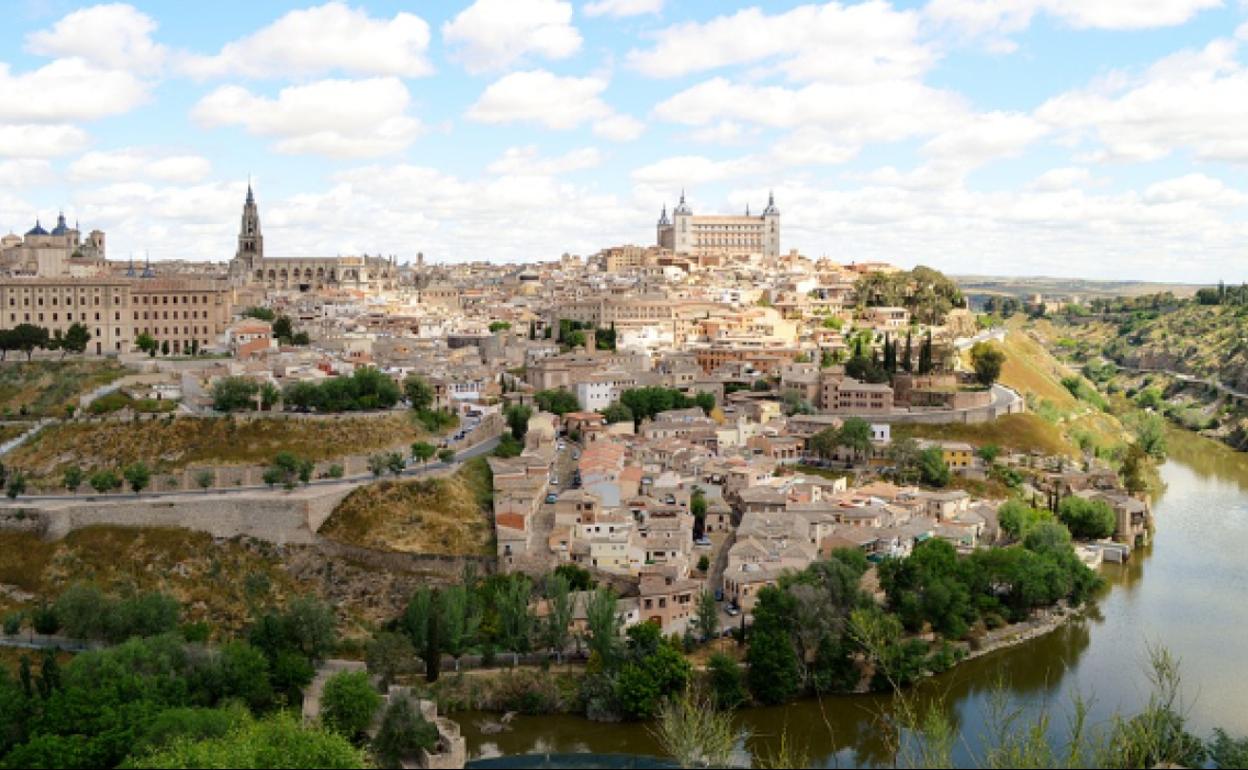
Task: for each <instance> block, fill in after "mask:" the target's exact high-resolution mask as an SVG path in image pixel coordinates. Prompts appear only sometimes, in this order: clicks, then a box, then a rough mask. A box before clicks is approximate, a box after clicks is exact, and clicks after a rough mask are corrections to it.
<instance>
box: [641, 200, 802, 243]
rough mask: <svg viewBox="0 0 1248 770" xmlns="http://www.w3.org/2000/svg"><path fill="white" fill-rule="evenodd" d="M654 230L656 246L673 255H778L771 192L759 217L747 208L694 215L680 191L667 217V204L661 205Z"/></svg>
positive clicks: (776, 214) (777, 224)
mask: <svg viewBox="0 0 1248 770" xmlns="http://www.w3.org/2000/svg"><path fill="white" fill-rule="evenodd" d="M657 231H658V245H659V246H660V247H661V248H664V249H668V250H669V251H672V252H674V253H676V254H689V255H693V256H698V257H703V256H711V255H740V256H748V255H753V254H761V255H763V256H764V257H773V258H774V257H778V256H780V210H779V209H778V208H776V199H775V195H769V196H768V198H767V208H765V209H763V213H762V215H760V216H751V215H750V210H749V207H746V210H745V214H744V215H743V216H732V215H722V216H707V215H695V214H694V213H693V210H692V209H691V208H690V207H689V204H687V203H686V202H685V194H684V192H681V194H680V202H679V203H678V204H676V208H674V209H672V215H671V218H670V219H669V218H668V215H667V206H666V205H665V206H664V207H663V212H662V213H661V214H660V215H659V222H658V225H657Z"/></svg>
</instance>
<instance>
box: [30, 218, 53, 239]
mask: <svg viewBox="0 0 1248 770" xmlns="http://www.w3.org/2000/svg"><path fill="white" fill-rule="evenodd" d="M26 234H27V235H47V234H48V231H47V230H44V229H43V225H41V224H39V220H38V219H36V220H35V226H34V227H32V228H30V229H29V230H27V231H26Z"/></svg>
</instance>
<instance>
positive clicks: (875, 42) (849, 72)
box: [628, 0, 935, 83]
mask: <svg viewBox="0 0 1248 770" xmlns="http://www.w3.org/2000/svg"><path fill="white" fill-rule="evenodd" d="M919 22H920V16H919V14H918V13H916V12H914V11H898V10H896V9H894V8H893V7H892V6H891V5H890V4H888V3H886V2H882V0H869V2H865V3H859V4H856V5H841V4H840V3H836V2H829V3H825V4H823V5H803V6H798V7H797V8H794V9H792V10H789V11H786V12H784V13H780V14H776V15H769V14H767V13H764V12H763V11H762V10H760V9H758V8H746V9H744V10H741V11H738V12H737V13H735V14H733V15H731V16H719V17H716V18H714V19H711V20H710V21H706V22H685V23H681V24H675V25H673V26H671V27H668V28H666V29H664V30H662V31H661V32H659V33H658V35H657V39H656V43H655V45H654V46H653V47H652V48H650V49H647V50H633V51H630V52H629V54H628V61H629V63H630V64H631V65H632V66H633V67H634V68H636V69H638V70H640V71H641V72H643V73H644V74H646V75H650V76H652V77H678V76H682V75H689V74H693V73H697V72H706V71H708V70H712V69H717V68H720V67H726V66H731V65H741V64H753V63H760V62H767V61H774V62H776V66H777V67H779V69H780V70H782V71H783V72H785V73H786V74H787V75H788V76H789V77H790V78H791V79H795V80H810V79H820V80H824V81H828V82H837V83H864V82H875V81H879V80H895V79H898V78H910V77H915V76H917V75H919V74H921V73H922V72H924V71H926V70H927V69H928V68H929V67H930V66H931V65H932V63H933V62H934V61H935V54H934V52H933V51H932V50H931V48H930V46H929V45H927V44H926V43H924V42H922V41H921V40H920V38H919V31H920V30H919V26H920V24H919Z"/></svg>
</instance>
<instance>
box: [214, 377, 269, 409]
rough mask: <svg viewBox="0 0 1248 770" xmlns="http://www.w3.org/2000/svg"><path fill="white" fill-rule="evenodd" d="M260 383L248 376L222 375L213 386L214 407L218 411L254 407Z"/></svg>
mask: <svg viewBox="0 0 1248 770" xmlns="http://www.w3.org/2000/svg"><path fill="white" fill-rule="evenodd" d="M259 392H260V385H259V383H257V382H256V381H255V380H251V379H248V378H246V377H222V378H221V379H219V380H217V381H216V382H215V383H213V386H212V408H213V409H215V410H216V411H218V412H238V411H244V410H250V409H254V408H255V405H256V395H257V394H258V393H259Z"/></svg>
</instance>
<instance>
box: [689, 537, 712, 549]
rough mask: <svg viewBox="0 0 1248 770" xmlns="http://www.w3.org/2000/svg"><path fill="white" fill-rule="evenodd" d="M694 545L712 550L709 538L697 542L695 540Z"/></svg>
mask: <svg viewBox="0 0 1248 770" xmlns="http://www.w3.org/2000/svg"><path fill="white" fill-rule="evenodd" d="M693 544H694V545H696V546H697V547H699V548H710V547H711V539H710V538H709V537H700V538H698V539H697V540H694V541H693Z"/></svg>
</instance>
